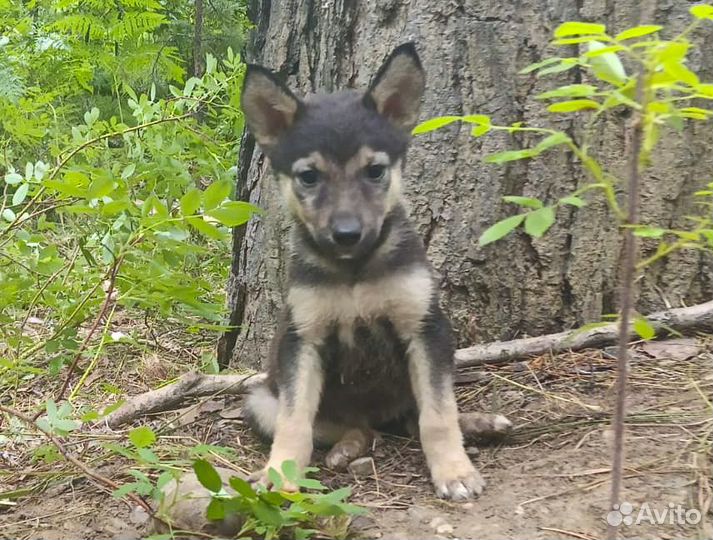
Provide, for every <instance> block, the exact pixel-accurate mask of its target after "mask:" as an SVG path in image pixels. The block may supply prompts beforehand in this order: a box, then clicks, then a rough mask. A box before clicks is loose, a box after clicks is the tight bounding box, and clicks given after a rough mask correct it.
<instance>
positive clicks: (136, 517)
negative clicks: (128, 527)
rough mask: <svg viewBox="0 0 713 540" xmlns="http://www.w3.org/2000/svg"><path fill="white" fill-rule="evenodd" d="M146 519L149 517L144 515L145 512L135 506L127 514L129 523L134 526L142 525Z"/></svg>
mask: <svg viewBox="0 0 713 540" xmlns="http://www.w3.org/2000/svg"><path fill="white" fill-rule="evenodd" d="M148 519H149V515H148V514H147V513H146V510H144V509H143V508H141V507H140V506H135V507H134V509H133V510H132V511H131V513H130V514H129V521H130V522H131V523H133V524H134V525H143V524H144V523H146V522H147V521H148Z"/></svg>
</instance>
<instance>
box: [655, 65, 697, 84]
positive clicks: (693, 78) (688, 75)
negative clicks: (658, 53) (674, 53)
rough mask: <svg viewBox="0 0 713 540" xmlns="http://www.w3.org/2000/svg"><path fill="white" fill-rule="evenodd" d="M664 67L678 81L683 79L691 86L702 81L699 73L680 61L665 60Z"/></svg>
mask: <svg viewBox="0 0 713 540" xmlns="http://www.w3.org/2000/svg"><path fill="white" fill-rule="evenodd" d="M663 69H664V71H665V72H666V73H667V74H668V75H670V76H671V77H673V78H674V79H675V80H676V81H681V82H683V83H686V84H689V85H691V86H696V85H697V84H698V83H699V82H700V81H699V80H698V75H696V74H695V73H693V72H692V71H691V70H690V69H688V68H687V67H686V66H684V65H683V64H682V63H680V62H673V61H671V62H665V63H664V65H663Z"/></svg>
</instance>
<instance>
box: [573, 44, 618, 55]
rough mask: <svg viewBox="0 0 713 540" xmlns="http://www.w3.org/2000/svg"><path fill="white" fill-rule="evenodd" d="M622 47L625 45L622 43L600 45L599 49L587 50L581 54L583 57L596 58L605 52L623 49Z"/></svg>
mask: <svg viewBox="0 0 713 540" xmlns="http://www.w3.org/2000/svg"><path fill="white" fill-rule="evenodd" d="M624 49H625V47H623V46H622V45H609V46H607V47H602V48H601V49H594V50H590V51H587V52H586V53H584V54H583V55H582V56H583V57H584V58H596V57H598V56H604V55H606V54H610V53H616V52H619V51H623V50H624Z"/></svg>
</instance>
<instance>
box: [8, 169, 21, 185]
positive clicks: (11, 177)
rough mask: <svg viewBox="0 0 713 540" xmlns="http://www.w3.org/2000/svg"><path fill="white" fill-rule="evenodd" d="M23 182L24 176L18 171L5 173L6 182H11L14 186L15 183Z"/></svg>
mask: <svg viewBox="0 0 713 540" xmlns="http://www.w3.org/2000/svg"><path fill="white" fill-rule="evenodd" d="M20 182H22V176H21V175H19V174H17V173H14V172H13V173H7V174H6V175H5V183H6V184H9V185H11V186H14V185H15V184H19V183H20Z"/></svg>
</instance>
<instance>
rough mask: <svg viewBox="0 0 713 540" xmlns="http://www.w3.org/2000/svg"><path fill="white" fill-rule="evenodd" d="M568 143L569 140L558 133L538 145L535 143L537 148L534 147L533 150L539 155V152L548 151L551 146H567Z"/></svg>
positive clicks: (564, 135) (565, 135)
mask: <svg viewBox="0 0 713 540" xmlns="http://www.w3.org/2000/svg"><path fill="white" fill-rule="evenodd" d="M570 141H571V139H570V138H569V136H568V135H567V134H566V133H563V132H561V131H558V132H556V133H553V134H552V135H548V136H547V137H545V138H544V139H542V140H541V141H540V142H539V143H537V146H535V148H534V150H535V151H536V152H537V153H538V154H539V153H541V152H544V151H545V150H549V149H550V148H552V147H553V146H558V145H560V144H567V143H568V142H570Z"/></svg>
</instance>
